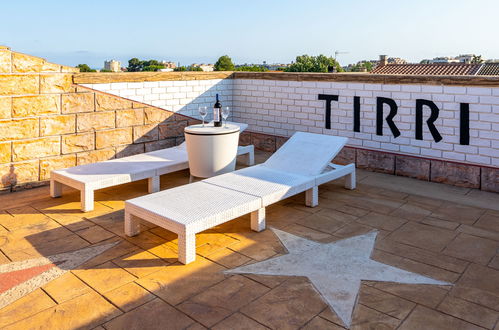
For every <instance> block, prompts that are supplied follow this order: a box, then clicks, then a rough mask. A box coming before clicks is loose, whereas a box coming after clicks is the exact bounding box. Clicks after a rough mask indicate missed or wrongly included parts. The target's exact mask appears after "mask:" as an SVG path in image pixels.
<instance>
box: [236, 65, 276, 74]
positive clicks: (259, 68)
mask: <svg viewBox="0 0 499 330" xmlns="http://www.w3.org/2000/svg"><path fill="white" fill-rule="evenodd" d="M235 71H252V72H265V71H269V69H267V68H266V67H264V66H263V65H241V66H238V67H236V69H235Z"/></svg>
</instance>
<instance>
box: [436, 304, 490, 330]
mask: <svg viewBox="0 0 499 330" xmlns="http://www.w3.org/2000/svg"><path fill="white" fill-rule="evenodd" d="M438 310H440V311H442V312H444V313H446V314H449V315H452V316H454V317H457V318H460V319H463V320H465V321H468V322H470V323H473V324H476V325H479V326H481V327H484V328H488V329H492V328H493V327H494V325H495V323H496V321H497V319H498V317H499V313H498V312H495V311H493V310H491V309H488V308H485V307H482V306H480V305H477V304H473V303H470V302H467V301H465V300H462V299H459V298H455V297H452V296H450V297H446V298H445V299H444V301H443V302H442V303H441V304H440V305H439V306H438Z"/></svg>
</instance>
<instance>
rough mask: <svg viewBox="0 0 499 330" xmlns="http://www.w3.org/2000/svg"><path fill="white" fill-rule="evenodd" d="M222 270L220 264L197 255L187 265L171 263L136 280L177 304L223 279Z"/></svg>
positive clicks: (169, 301) (162, 297) (149, 289)
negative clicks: (193, 260)
mask: <svg viewBox="0 0 499 330" xmlns="http://www.w3.org/2000/svg"><path fill="white" fill-rule="evenodd" d="M223 270H225V268H223V267H222V266H220V265H218V264H216V263H214V262H211V261H208V260H206V259H204V258H203V257H199V256H198V257H197V258H196V261H195V262H192V263H190V264H188V265H181V264H173V265H170V266H167V267H164V268H163V269H161V270H159V271H157V272H154V273H152V274H149V275H147V276H145V277H142V278H139V279H138V280H136V282H137V283H138V284H139V285H140V286H142V287H144V288H146V289H147V290H148V291H150V292H152V293H154V294H155V295H157V296H159V297H161V299H164V300H165V301H167V302H168V303H170V304H172V305H177V304H179V303H181V302H183V301H184V300H186V299H188V298H190V297H192V296H193V295H195V294H197V293H199V292H201V291H203V290H205V289H206V288H209V287H211V286H213V285H215V284H217V283H218V282H221V281H223V280H224V279H225V276H224V274H223V273H222V271H223Z"/></svg>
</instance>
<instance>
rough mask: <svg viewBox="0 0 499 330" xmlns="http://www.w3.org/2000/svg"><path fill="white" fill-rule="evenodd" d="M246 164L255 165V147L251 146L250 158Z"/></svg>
mask: <svg viewBox="0 0 499 330" xmlns="http://www.w3.org/2000/svg"><path fill="white" fill-rule="evenodd" d="M246 165H248V166H253V165H255V147H253V146H251V150H250V152H248V159H247V163H246Z"/></svg>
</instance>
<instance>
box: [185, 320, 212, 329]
mask: <svg viewBox="0 0 499 330" xmlns="http://www.w3.org/2000/svg"><path fill="white" fill-rule="evenodd" d="M206 329H208V328H206V327H205V326H203V325H201V324H199V323H197V322H195V323H193V324H191V325H189V326H188V327H187V328H185V330H206Z"/></svg>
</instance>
